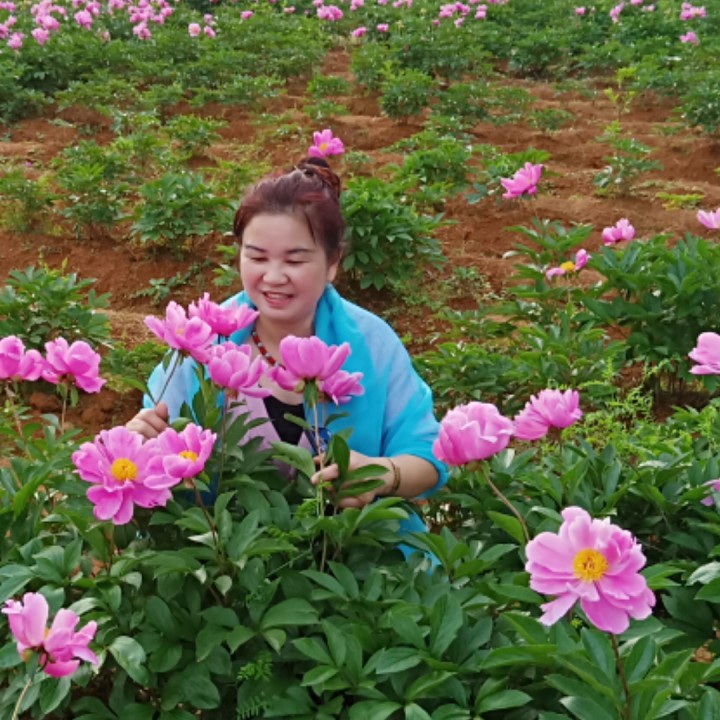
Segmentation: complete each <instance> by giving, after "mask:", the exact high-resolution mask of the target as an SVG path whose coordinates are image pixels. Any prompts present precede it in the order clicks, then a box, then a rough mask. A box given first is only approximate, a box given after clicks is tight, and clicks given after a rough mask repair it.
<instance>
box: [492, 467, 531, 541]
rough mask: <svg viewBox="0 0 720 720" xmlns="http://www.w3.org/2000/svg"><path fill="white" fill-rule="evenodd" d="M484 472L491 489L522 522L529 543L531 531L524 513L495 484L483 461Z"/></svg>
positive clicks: (521, 525)
mask: <svg viewBox="0 0 720 720" xmlns="http://www.w3.org/2000/svg"><path fill="white" fill-rule="evenodd" d="M482 474H483V476H484V478H485V481H486V482H487V484H488V485H489V486H490V489H491V490H492V491H493V492H494V493H495V496H496V497H497V498H498V499H499V500H500V502H501V503H503V505H505V507H507V508H508V510H510V512H511V513H512V514H513V515H514V516H515V517H516V518H517V521H518V522H519V523H520V527H521V528H522V532H523V535H524V536H525V542H526V543H529V542H530V533H529V532H528V529H527V525H526V524H525V520H523V517H522V515H521V514H520V513H519V512H518V511H517V510H516V509H515V506H514V505H513V504H512V503H511V502H510V501H509V500H508V499H507V498H506V497H505V495H503V494H502V492H500V490H499V489H498V488H497V487H496V486H495V483H493V481H492V480H491V479H490V473H489V472H488V469H487V465H486V464H485V463H483V466H482Z"/></svg>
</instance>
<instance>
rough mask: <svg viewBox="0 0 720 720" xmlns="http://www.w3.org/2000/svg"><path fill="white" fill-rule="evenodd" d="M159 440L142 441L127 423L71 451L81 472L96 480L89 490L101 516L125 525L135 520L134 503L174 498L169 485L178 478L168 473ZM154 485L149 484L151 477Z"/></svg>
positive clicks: (162, 503) (146, 505)
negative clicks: (164, 469)
mask: <svg viewBox="0 0 720 720" xmlns="http://www.w3.org/2000/svg"><path fill="white" fill-rule="evenodd" d="M159 453H160V450H159V448H158V444H157V440H148V441H146V442H143V437H142V435H140V434H139V433H134V432H132V431H130V430H128V429H127V428H126V427H124V426H119V427H114V428H112V429H111V430H102V431H100V433H99V434H98V435H97V436H96V437H95V440H94V441H93V442H86V443H83V444H82V445H81V446H80V448H79V449H78V450H76V451H75V452H74V453H73V455H72V461H73V463H74V465H75V468H76V470H77V473H78V475H79V476H80V477H81V478H82V479H83V480H85V482H89V483H92V484H93V487H91V488H89V489H88V491H87V496H88V500H90V502H91V503H93V505H94V506H95V507H94V508H93V513H94V515H95V517H96V518H97V519H98V520H112V521H113V523H114V524H115V525H125V524H126V523H129V522H130V520H132V516H133V510H134V508H133V505H139V506H140V507H144V508H152V507H158V506H160V507H164V506H165V505H167V501H168V500H169V499H170V498H171V496H172V495H171V493H170V490H169V488H171V487H172V486H174V485H177V483H178V482H179V479H177V478H173V477H170V476H167V475H166V476H165V478H164V482H163V483H161V482H160V481H159V480H158V477H157V476H158V475H159V474H160V472H161V469H162V458H161V456H160V454H159ZM150 477H152V478H153V486H152V487H149V486H147V484H146V483H147V480H148V478H150Z"/></svg>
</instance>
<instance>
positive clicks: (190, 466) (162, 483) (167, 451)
mask: <svg viewBox="0 0 720 720" xmlns="http://www.w3.org/2000/svg"><path fill="white" fill-rule="evenodd" d="M216 438H217V436H216V435H215V433H214V432H211V431H210V430H204V429H203V428H201V427H200V426H199V425H195V424H193V423H190V424H189V425H186V426H185V428H184V429H183V431H182V432H177V430H174V429H173V428H167V430H163V432H161V433H160V435H158V438H157V446H158V450H159V452H160V453H162V467H161V468H160V469H161V470H162V472H161V473H159V474H158V475H155V476H151V477H149V478H148V479H147V480H146V481H145V485H146V487H149V488H155V487H156V486H157V487H158V488H159V489H165V488H166V487H167V479H168V477H170V478H173V479H174V480H176V481H180V480H189V479H190V478H194V477H196V476H197V475H199V474H200V473H201V472H202V471H203V470H204V469H205V463H207V461H208V458H209V457H210V455H211V454H212V451H213V447H215V440H216Z"/></svg>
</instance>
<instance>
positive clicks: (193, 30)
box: [188, 23, 202, 37]
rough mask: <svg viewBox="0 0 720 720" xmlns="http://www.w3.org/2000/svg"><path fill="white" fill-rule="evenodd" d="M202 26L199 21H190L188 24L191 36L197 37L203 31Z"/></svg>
mask: <svg viewBox="0 0 720 720" xmlns="http://www.w3.org/2000/svg"><path fill="white" fill-rule="evenodd" d="M201 31H202V30H201V28H200V24H199V23H190V24H189V25H188V35H189V36H190V37H197V36H198V35H199V34H200V33H201Z"/></svg>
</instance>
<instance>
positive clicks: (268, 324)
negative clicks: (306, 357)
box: [255, 315, 314, 349]
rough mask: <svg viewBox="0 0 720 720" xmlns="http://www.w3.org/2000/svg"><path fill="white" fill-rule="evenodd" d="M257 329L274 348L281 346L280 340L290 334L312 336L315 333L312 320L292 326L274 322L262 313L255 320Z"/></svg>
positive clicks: (266, 342)
mask: <svg viewBox="0 0 720 720" xmlns="http://www.w3.org/2000/svg"><path fill="white" fill-rule="evenodd" d="M255 330H256V331H257V334H258V335H259V336H260V337H261V338H262V341H263V343H264V344H265V345H266V346H268V347H271V348H274V349H276V348H279V347H280V341H281V340H282V339H283V338H286V337H287V336H288V335H295V336H296V337H310V336H311V335H313V334H314V333H313V324H312V321H309V322H307V323H303V324H302V325H297V324H293V325H292V326H290V325H284V324H282V323H274V322H272V321H269V320H268V319H267V318H264V317H262V315H261V316H260V317H259V318H258V319H257V320H256V321H255Z"/></svg>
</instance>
